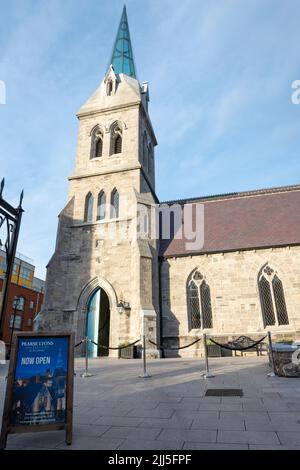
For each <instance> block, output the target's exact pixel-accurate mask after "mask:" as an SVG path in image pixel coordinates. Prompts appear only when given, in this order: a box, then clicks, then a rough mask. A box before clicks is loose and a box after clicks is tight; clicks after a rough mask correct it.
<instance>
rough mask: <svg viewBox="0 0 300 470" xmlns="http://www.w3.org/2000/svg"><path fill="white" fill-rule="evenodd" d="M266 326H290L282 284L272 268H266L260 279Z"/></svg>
mask: <svg viewBox="0 0 300 470" xmlns="http://www.w3.org/2000/svg"><path fill="white" fill-rule="evenodd" d="M258 288H259V295H260V303H261V310H262V316H263V322H264V326H265V327H266V326H270V325H288V324H289V318H288V313H287V308H286V303H285V297H284V291H283V286H282V282H281V280H280V279H279V277H278V274H277V273H276V272H275V270H274V269H272V268H271V267H270V266H265V267H264V268H263V270H262V271H261V273H260V275H259V278H258Z"/></svg>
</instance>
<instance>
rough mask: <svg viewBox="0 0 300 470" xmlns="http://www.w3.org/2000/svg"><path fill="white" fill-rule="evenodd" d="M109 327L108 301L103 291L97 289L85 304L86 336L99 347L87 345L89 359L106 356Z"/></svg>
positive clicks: (107, 352)
mask: <svg viewBox="0 0 300 470" xmlns="http://www.w3.org/2000/svg"><path fill="white" fill-rule="evenodd" d="M109 326H110V307H109V299H108V296H107V294H106V292H105V290H104V289H101V288H100V287H99V288H98V289H96V290H95V291H94V292H93V293H92V294H91V296H90V298H89V300H88V303H87V310H86V332H87V336H88V338H89V339H91V340H92V341H94V342H95V343H98V345H99V346H97V345H95V344H93V343H91V342H89V343H88V355H89V357H99V356H108V354H109V350H108V349H106V348H108V346H109ZM101 346H102V347H101ZM103 346H104V347H103Z"/></svg>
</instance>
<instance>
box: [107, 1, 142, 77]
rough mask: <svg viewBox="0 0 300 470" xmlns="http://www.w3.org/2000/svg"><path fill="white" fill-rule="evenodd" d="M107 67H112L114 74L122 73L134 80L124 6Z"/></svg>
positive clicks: (133, 67) (132, 60)
mask: <svg viewBox="0 0 300 470" xmlns="http://www.w3.org/2000/svg"><path fill="white" fill-rule="evenodd" d="M109 65H112V66H113V68H114V71H115V73H116V74H119V73H124V74H125V75H129V76H130V77H133V78H136V72H135V65H134V59H133V53H132V45H131V40H130V33H129V26H128V19H127V12H126V5H125V4H124V7H123V11H122V16H121V21H120V24H119V28H118V32H117V37H116V40H115V43H114V47H113V51H112V55H111V59H110V63H109Z"/></svg>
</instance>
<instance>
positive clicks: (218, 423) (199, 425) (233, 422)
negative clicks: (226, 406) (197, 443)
mask: <svg viewBox="0 0 300 470" xmlns="http://www.w3.org/2000/svg"><path fill="white" fill-rule="evenodd" d="M192 429H216V430H217V429H231V430H236V431H239V430H241V431H244V430H245V423H244V419H241V418H238V419H237V418H231V417H230V416H229V417H228V418H221V419H215V420H210V419H199V418H197V419H195V420H194V421H193V424H192Z"/></svg>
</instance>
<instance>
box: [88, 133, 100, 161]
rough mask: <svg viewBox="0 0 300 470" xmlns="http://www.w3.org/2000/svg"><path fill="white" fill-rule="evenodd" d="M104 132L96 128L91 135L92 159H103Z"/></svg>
mask: <svg viewBox="0 0 300 470" xmlns="http://www.w3.org/2000/svg"><path fill="white" fill-rule="evenodd" d="M102 151H103V132H102V130H101V129H100V127H99V126H97V127H95V129H94V130H93V131H92V134H91V155H90V158H91V159H92V158H99V157H102Z"/></svg>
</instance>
